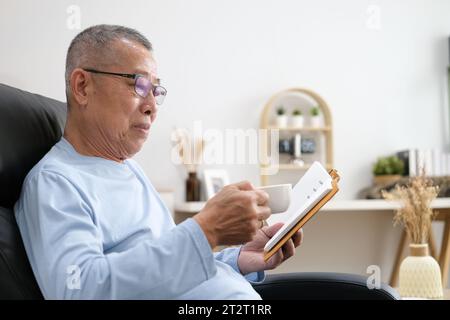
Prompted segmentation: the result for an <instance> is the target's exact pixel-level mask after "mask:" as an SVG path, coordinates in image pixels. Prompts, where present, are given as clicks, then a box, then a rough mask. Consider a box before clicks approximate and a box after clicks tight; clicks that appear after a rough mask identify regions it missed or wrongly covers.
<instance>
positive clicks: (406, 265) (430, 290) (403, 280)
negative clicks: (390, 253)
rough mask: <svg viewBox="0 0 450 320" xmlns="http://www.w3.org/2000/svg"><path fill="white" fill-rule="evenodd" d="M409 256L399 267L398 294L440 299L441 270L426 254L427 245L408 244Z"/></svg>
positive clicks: (441, 294)
mask: <svg viewBox="0 0 450 320" xmlns="http://www.w3.org/2000/svg"><path fill="white" fill-rule="evenodd" d="M409 248H410V255H409V256H408V257H406V258H405V259H404V260H403V262H402V264H401V265H400V273H399V293H400V295H401V296H402V297H410V298H427V299H441V298H442V297H443V295H444V294H443V291H442V278H441V269H440V267H439V264H438V263H437V261H436V260H435V259H434V258H433V257H431V256H430V255H429V254H428V244H410V245H409Z"/></svg>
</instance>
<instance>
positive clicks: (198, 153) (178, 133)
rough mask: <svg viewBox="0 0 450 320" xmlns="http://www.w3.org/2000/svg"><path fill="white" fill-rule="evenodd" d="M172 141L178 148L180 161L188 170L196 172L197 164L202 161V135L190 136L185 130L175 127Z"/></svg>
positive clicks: (204, 143) (203, 145) (203, 142)
mask: <svg viewBox="0 0 450 320" xmlns="http://www.w3.org/2000/svg"><path fill="white" fill-rule="evenodd" d="M172 141H173V142H174V144H175V146H176V148H177V149H178V156H179V157H180V159H181V163H182V164H183V165H184V166H185V167H186V170H187V171H188V172H197V167H198V165H200V164H202V163H203V159H202V155H203V150H204V149H205V145H206V141H205V140H204V138H203V137H192V136H191V135H190V134H189V133H188V132H187V130H185V129H181V128H175V130H174V131H173V132H172Z"/></svg>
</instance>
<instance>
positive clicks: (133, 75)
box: [82, 68, 167, 105]
mask: <svg viewBox="0 0 450 320" xmlns="http://www.w3.org/2000/svg"><path fill="white" fill-rule="evenodd" d="M82 69H83V70H84V71H86V72H91V73H97V74H109V75H112V76H119V77H124V78H128V79H133V80H134V91H135V92H136V94H138V95H139V96H140V97H142V96H141V95H140V94H139V93H138V92H137V90H136V82H137V79H138V78H139V77H143V78H146V77H145V76H144V75H143V74H139V73H118V72H108V71H100V70H96V69H91V68H82ZM150 84H151V85H152V88H151V89H150V90H149V93H150V91H151V92H152V94H153V96H154V97H155V99H156V96H155V90H156V89H157V88H161V89H163V92H164V93H163V94H162V96H163V97H164V98H165V97H166V95H167V89H166V88H164V87H163V86H160V85H154V84H153V83H152V82H151V81H150ZM158 96H159V95H158ZM143 98H146V97H143ZM164 98H163V100H164ZM156 100H157V99H156ZM157 104H158V105H161V104H162V102H161V103H157Z"/></svg>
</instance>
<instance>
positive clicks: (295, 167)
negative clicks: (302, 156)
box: [261, 163, 333, 170]
mask: <svg viewBox="0 0 450 320" xmlns="http://www.w3.org/2000/svg"><path fill="white" fill-rule="evenodd" d="M276 167H277V166H271V167H265V166H262V167H261V169H264V170H267V169H268V168H276ZM310 167H311V165H310V164H305V165H303V166H300V165H297V164H289V163H281V164H279V165H278V169H279V170H308V169H309V168H310ZM326 168H327V170H331V169H333V166H332V165H331V164H327V165H326Z"/></svg>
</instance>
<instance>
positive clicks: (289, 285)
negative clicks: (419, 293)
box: [0, 84, 398, 299]
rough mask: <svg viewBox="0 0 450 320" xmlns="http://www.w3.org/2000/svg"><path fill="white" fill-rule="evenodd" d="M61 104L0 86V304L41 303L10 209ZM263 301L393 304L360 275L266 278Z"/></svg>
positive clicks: (54, 137) (391, 294) (53, 133)
mask: <svg viewBox="0 0 450 320" xmlns="http://www.w3.org/2000/svg"><path fill="white" fill-rule="evenodd" d="M66 112H67V110H66V104H65V103H62V102H59V101H56V100H53V99H49V98H46V97H43V96H40V95H37V94H32V93H29V92H25V91H22V90H19V89H16V88H12V87H10V86H6V85H4V84H0V299H42V298H43V297H42V294H41V292H40V290H39V287H38V285H37V283H36V280H35V278H34V275H33V272H32V270H31V267H30V264H29V262H28V259H27V256H26V253H25V249H24V247H23V244H22V240H21V237H20V233H19V230H18V228H17V225H16V222H15V218H14V213H13V206H14V203H15V201H16V200H17V199H18V197H19V194H20V189H21V186H22V182H23V180H24V178H25V176H26V174H27V173H28V171H29V170H30V169H31V168H32V167H33V165H34V164H35V163H37V162H38V161H39V160H40V159H41V158H42V157H43V156H44V154H45V153H46V152H47V151H48V150H49V149H50V148H51V147H52V146H53V145H54V144H55V143H56V142H57V141H58V140H59V139H60V137H61V135H62V132H63V128H64V124H65V120H66ZM254 287H255V289H256V290H257V291H258V292H259V293H260V294H261V296H262V297H263V298H264V299H397V298H398V296H397V294H396V293H395V291H394V290H393V289H392V288H390V287H389V286H387V285H383V286H382V287H381V288H380V289H374V290H369V289H368V288H367V286H366V279H365V278H364V277H362V276H356V275H348V274H335V273H292V274H277V275H269V276H268V277H267V279H266V281H265V282H264V283H262V284H258V285H255V286H254Z"/></svg>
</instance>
